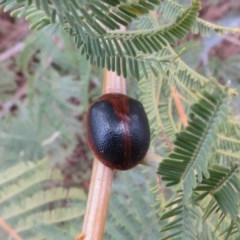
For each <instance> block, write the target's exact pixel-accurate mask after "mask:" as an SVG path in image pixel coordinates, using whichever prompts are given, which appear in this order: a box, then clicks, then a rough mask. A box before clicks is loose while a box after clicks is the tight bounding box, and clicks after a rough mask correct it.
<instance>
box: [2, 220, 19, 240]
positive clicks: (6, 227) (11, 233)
mask: <svg viewBox="0 0 240 240" xmlns="http://www.w3.org/2000/svg"><path fill="white" fill-rule="evenodd" d="M0 226H1V227H2V228H3V229H4V230H6V232H8V233H9V236H11V237H12V238H13V239H14V240H22V238H20V237H19V235H18V234H17V233H16V231H15V230H14V229H12V228H11V226H9V225H8V224H7V223H6V222H5V221H4V220H3V219H2V218H0Z"/></svg>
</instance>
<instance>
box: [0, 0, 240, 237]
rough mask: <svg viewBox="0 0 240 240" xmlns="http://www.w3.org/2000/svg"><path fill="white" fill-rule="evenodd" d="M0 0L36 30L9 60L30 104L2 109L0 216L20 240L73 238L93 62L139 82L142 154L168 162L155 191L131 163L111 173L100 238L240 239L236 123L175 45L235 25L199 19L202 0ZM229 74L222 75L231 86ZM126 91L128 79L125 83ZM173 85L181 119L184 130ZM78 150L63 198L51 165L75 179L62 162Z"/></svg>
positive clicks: (222, 96) (2, 92) (95, 92)
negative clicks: (145, 143) (146, 149)
mask: <svg viewBox="0 0 240 240" xmlns="http://www.w3.org/2000/svg"><path fill="white" fill-rule="evenodd" d="M0 4H1V6H2V7H3V9H4V11H10V12H11V14H12V16H14V17H24V18H25V19H26V20H27V21H28V23H29V26H30V28H31V29H34V30H40V29H41V30H40V31H38V32H33V33H32V34H31V35H30V36H29V37H28V38H27V39H26V41H25V45H24V48H23V51H22V52H21V53H20V55H19V56H18V57H17V66H18V68H19V69H20V70H21V71H22V73H23V75H24V76H25V77H26V78H27V90H26V95H27V98H26V99H25V100H23V101H16V102H14V103H15V104H16V105H17V113H16V114H14V113H11V112H10V113H8V112H7V113H6V112H4V115H3V117H2V116H1V119H0V142H1V146H0V158H1V167H0V216H1V218H3V219H4V220H5V221H6V222H7V223H9V224H10V225H11V226H12V227H13V228H14V229H15V230H16V231H17V232H18V233H19V234H20V235H21V237H22V238H23V239H26V240H27V239H41V240H43V239H64V240H66V239H69V240H70V239H73V238H74V237H75V236H76V235H77V233H79V231H80V229H79V226H80V224H81V221H82V217H83V214H84V208H85V193H84V191H83V190H81V189H79V186H85V185H84V183H85V180H86V177H88V173H89V169H88V162H89V159H90V154H89V153H88V152H87V151H86V149H85V145H86V140H85V127H84V120H83V119H84V114H85V112H86V109H87V106H88V104H89V102H90V101H91V100H92V99H94V98H96V97H97V96H99V95H100V87H101V80H102V79H101V75H102V72H101V70H99V69H98V68H96V67H94V66H93V65H95V66H97V67H100V68H104V67H105V68H107V69H108V70H112V71H115V72H116V73H117V74H118V75H123V77H128V78H130V80H132V79H133V78H134V79H136V80H137V81H138V82H137V83H135V84H137V87H138V93H139V98H140V100H141V101H142V103H143V104H144V106H145V109H146V112H147V114H148V118H149V121H150V127H151V132H152V144H151V148H152V149H154V150H157V151H159V152H160V153H162V154H163V155H164V156H165V159H164V160H163V161H162V163H161V164H160V166H159V169H158V173H159V174H160V175H161V177H162V179H161V180H162V181H163V183H162V182H160V184H159V186H154V189H153V188H152V186H153V185H154V184H153V183H152V182H153V181H152V179H153V176H154V173H153V172H148V173H142V172H141V169H142V168H137V170H133V171H130V172H126V173H125V172H124V173H119V174H117V177H116V178H115V179H114V185H113V195H112V199H111V203H110V209H109V219H108V222H107V226H106V233H105V238H106V239H118V240H121V239H151V240H154V239H166V240H167V239H186V240H188V239H204V240H205V239H206V240H208V239H209V240H210V239H214V240H215V239H216V240H218V239H221V240H223V239H230V240H231V239H237V238H238V237H239V229H240V227H239V226H240V220H239V200H240V195H239V193H240V189H239V185H240V182H239V181H240V180H239V168H238V161H239V155H240V125H239V123H238V122H237V120H233V118H232V115H231V114H232V113H231V111H230V109H229V102H230V101H231V98H232V95H233V94H232V93H233V91H232V90H231V89H229V88H227V87H226V88H225V87H224V88H223V87H221V86H220V85H218V84H217V83H216V82H215V80H213V79H209V78H207V77H205V76H203V75H201V74H199V73H198V72H196V71H195V70H194V69H193V68H192V67H193V66H194V64H189V62H190V61H191V60H189V59H188V61H186V60H185V59H186V57H185V55H188V49H189V48H190V44H191V43H189V42H186V44H184V45H179V46H176V45H177V43H178V42H179V40H182V39H183V38H184V37H185V36H187V35H188V34H189V33H198V34H200V35H209V34H210V32H211V31H215V32H216V33H217V34H225V33H227V32H231V33H234V32H237V31H238V30H237V29H232V28H227V27H222V26H218V25H215V24H212V23H209V22H206V21H204V20H203V19H200V18H198V13H199V9H200V1H199V0H193V1H191V4H190V5H189V6H188V7H185V6H184V5H183V4H181V3H180V2H179V1H174V0H161V1H160V0H146V1H145V0H144V1H143V0H140V1H131V0H117V1H112V0H105V1H104V0H101V1H96V0H90V1H85V0H81V1H75V0H71V1H56V0H54V1H47V0H38V1H37V0H31V1H29V0H21V1H17V0H0ZM122 26H124V27H125V30H123V28H121V27H122ZM74 42H75V45H74ZM193 49H194V47H193ZM194 51H195V50H194ZM195 52H196V51H195ZM191 54H192V53H191ZM194 54H195V53H194ZM192 55H193V54H192ZM237 60H238V58H237V57H236V58H233V59H230V60H228V61H226V62H224V67H225V68H227V66H228V65H229V64H230V65H231V68H229V69H228V72H227V71H223V70H222V69H224V68H220V69H219V67H218V66H219V64H220V63H219V62H218V61H216V62H215V63H211V64H212V65H211V67H212V68H213V72H214V73H216V74H217V76H221V74H223V72H225V73H226V72H227V73H235V75H236V73H237V72H238V69H239V66H237V65H236V62H237ZM214 64H215V65H214ZM194 67H196V66H194ZM0 72H1V73H2V74H4V75H5V76H6V78H7V79H9V81H6V78H4V79H3V80H2V79H1V80H0V98H1V101H6V99H7V100H8V99H11V95H10V94H9V93H11V92H12V91H14V89H15V85H14V84H13V83H14V81H13V78H14V76H13V74H12V73H11V72H9V71H7V70H6V67H5V64H4V65H3V66H1V67H0ZM233 75H234V74H233ZM235 75H234V76H232V75H230V76H231V79H230V80H232V79H234V80H235V81H236V80H237V78H236V76H235ZM133 84H134V81H129V86H130V87H131V86H133ZM173 87H174V88H176V89H177V91H178V94H179V97H180V99H181V101H182V105H183V109H184V111H185V112H186V114H187V115H188V118H189V124H188V127H187V128H186V129H184V128H183V126H182V123H181V119H180V117H179V114H178V112H177V106H176V103H175V101H174V96H173V93H172V89H173ZM202 90H203V91H202ZM233 114H234V112H233ZM235 119H238V118H235ZM173 143H174V150H173V151H172V149H173ZM76 146H78V147H81V148H80V150H79V149H77V150H79V151H80V155H81V156H79V155H77V154H76V155H77V156H76V159H78V160H79V159H80V160H79V162H80V164H79V165H78V166H77V171H78V172H79V173H78V175H77V178H78V185H77V186H78V188H75V187H70V188H69V189H68V191H67V190H66V189H65V188H64V187H63V185H64V183H65V180H66V179H65V176H63V175H62V174H60V171H59V170H58V171H57V170H56V171H55V170H53V169H52V168H54V167H56V166H57V165H59V166H60V169H64V170H65V171H69V172H67V174H68V176H70V177H71V178H74V177H73V176H72V174H73V170H72V168H76V167H75V165H73V167H72V168H70V167H69V165H67V167H65V166H66V165H65V164H66V162H67V159H68V158H71V157H73V155H74V150H76V149H75V147H76ZM171 151H172V152H171ZM42 158H44V160H39V159H42ZM71 159H72V158H71ZM29 160H31V161H30V162H29ZM48 161H49V163H47V162H48ZM61 167H62V168H61ZM68 168H70V169H68ZM86 169H87V170H86ZM144 169H145V168H144ZM75 171H76V170H75ZM145 171H146V170H145ZM62 173H63V171H62ZM149 179H151V180H149ZM154 180H155V179H154ZM71 184H72V183H71ZM164 184H165V185H166V186H164ZM73 185H74V184H73ZM155 185H156V184H155ZM169 187H170V188H169ZM159 188H160V189H161V190H162V192H161V194H160V195H159V193H158V189H159ZM156 189H157V190H156ZM84 190H85V189H84ZM154 190H155V191H156V192H154ZM160 202H161V204H160ZM0 238H1V239H7V238H8V236H7V233H4V232H3V231H2V232H0Z"/></svg>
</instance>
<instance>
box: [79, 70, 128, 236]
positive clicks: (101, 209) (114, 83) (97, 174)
mask: <svg viewBox="0 0 240 240" xmlns="http://www.w3.org/2000/svg"><path fill="white" fill-rule="evenodd" d="M103 92H104V93H109V92H116V93H123V94H125V93H126V83H125V80H124V79H123V78H121V77H118V76H117V75H116V74H115V73H111V72H107V71H106V72H105V76H104V85H103ZM112 178H113V170H112V169H111V168H109V167H107V166H105V165H103V164H102V163H101V162H100V161H98V160H97V159H96V158H95V159H94V163H93V170H92V177H91V183H90V190H89V193H88V202H87V208H86V213H85V216H84V223H83V230H82V233H81V234H80V235H79V236H78V237H77V240H83V239H84V240H101V239H102V238H103V234H104V226H105V221H106V216H107V209H108V202H109V196H110V192H111V185H112Z"/></svg>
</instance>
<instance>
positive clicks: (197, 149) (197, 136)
mask: <svg viewBox="0 0 240 240" xmlns="http://www.w3.org/2000/svg"><path fill="white" fill-rule="evenodd" d="M227 99H228V98H227V95H226V92H224V91H222V90H221V89H216V90H214V91H213V92H212V93H211V94H209V93H207V92H204V93H203V97H202V99H200V101H199V102H197V103H195V104H194V105H193V106H192V108H191V114H190V116H189V125H188V127H187V128H186V130H183V131H182V132H181V133H179V135H178V136H177V138H176V141H175V150H174V153H171V154H170V155H169V156H168V158H167V159H165V160H164V161H163V162H162V163H161V164H160V167H159V170H158V173H159V174H161V175H162V179H163V180H165V181H167V182H168V186H172V185H176V184H178V183H180V182H181V184H182V185H183V189H184V197H185V200H187V199H189V197H190V196H191V194H192V189H193V188H195V187H196V185H197V181H198V182H201V181H202V177H203V175H204V176H205V177H208V176H209V173H208V168H207V166H208V158H209V156H210V155H211V151H212V146H213V144H214V142H215V140H216V137H217V132H218V128H219V126H220V124H221V123H222V122H224V121H225V120H226V119H227Z"/></svg>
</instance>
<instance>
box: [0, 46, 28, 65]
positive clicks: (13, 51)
mask: <svg viewBox="0 0 240 240" xmlns="http://www.w3.org/2000/svg"><path fill="white" fill-rule="evenodd" d="M23 47H24V44H23V42H19V43H17V44H15V45H14V46H13V47H11V48H10V49H7V50H6V51H5V52H3V53H1V54H0V62H4V61H6V60H8V59H9V58H11V57H13V56H15V55H17V54H18V53H19V52H21V51H22V49H23Z"/></svg>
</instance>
